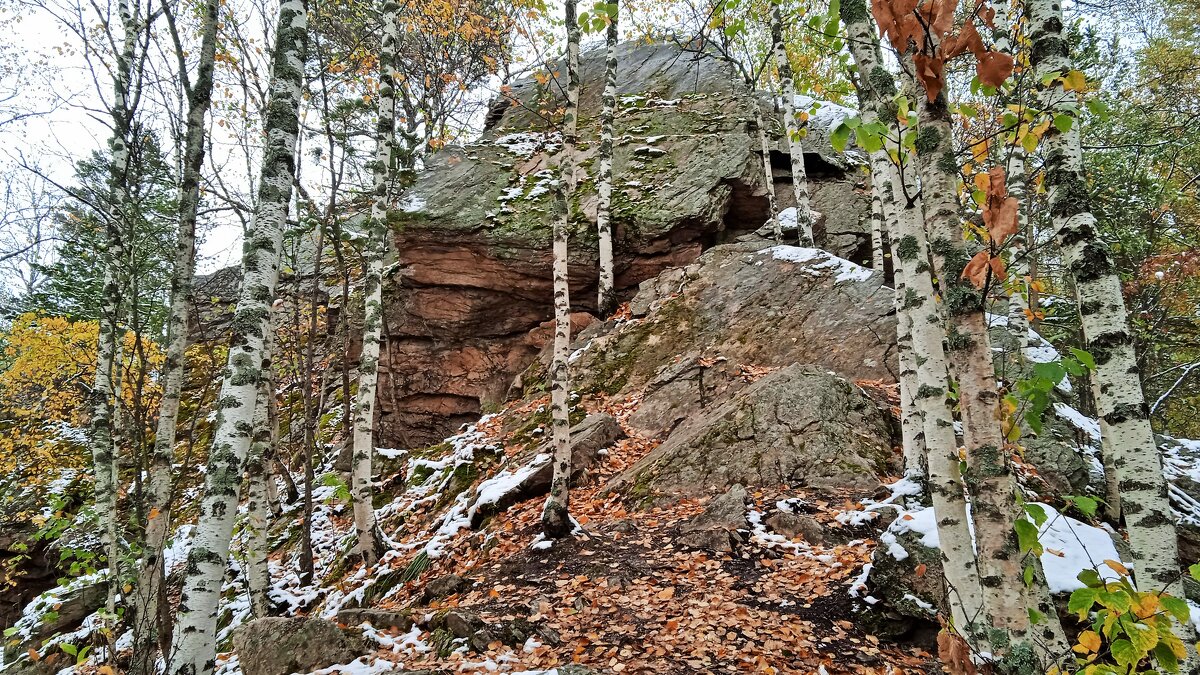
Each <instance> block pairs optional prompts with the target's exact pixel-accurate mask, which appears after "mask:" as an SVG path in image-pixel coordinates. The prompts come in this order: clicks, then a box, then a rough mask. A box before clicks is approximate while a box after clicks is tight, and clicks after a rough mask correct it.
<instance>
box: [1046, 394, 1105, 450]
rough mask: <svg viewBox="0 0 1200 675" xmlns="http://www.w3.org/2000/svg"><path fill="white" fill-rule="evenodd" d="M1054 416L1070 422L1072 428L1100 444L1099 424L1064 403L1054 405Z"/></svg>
mask: <svg viewBox="0 0 1200 675" xmlns="http://www.w3.org/2000/svg"><path fill="white" fill-rule="evenodd" d="M1054 414H1055V415H1058V417H1059V418H1060V419H1063V420H1066V421H1067V422H1070V423H1071V425H1072V426H1074V427H1075V428H1076V429H1079V430H1080V431H1082V432H1083V433H1085V434H1087V435H1088V438H1091V439H1092V441H1093V442H1095V443H1099V442H1100V422H1099V420H1096V419H1093V418H1091V417H1088V416H1087V415H1084V414H1083V413H1081V412H1079V411H1078V410H1076V409H1074V408H1072V407H1071V406H1069V405H1067V404H1065V403H1055V404H1054Z"/></svg>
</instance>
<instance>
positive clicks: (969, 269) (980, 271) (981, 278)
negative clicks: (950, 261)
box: [962, 250, 991, 288]
mask: <svg viewBox="0 0 1200 675" xmlns="http://www.w3.org/2000/svg"><path fill="white" fill-rule="evenodd" d="M990 257H991V255H990V254H989V253H988V252H987V251H986V250H985V251H980V252H979V253H976V254H975V257H974V258H971V262H969V263H967V266H966V267H965V268H963V272H962V278H963V279H966V280H967V281H970V282H971V285H972V286H974V287H975V288H983V284H984V283H986V282H987V271H988V259H989V258H990Z"/></svg>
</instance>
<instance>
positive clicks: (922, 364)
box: [840, 0, 983, 644]
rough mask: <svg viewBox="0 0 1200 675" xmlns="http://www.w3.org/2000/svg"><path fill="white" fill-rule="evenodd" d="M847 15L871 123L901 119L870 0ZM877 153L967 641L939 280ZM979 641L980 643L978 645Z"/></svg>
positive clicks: (910, 198) (972, 599)
mask: <svg viewBox="0 0 1200 675" xmlns="http://www.w3.org/2000/svg"><path fill="white" fill-rule="evenodd" d="M840 12H841V18H842V21H843V22H844V23H845V25H846V32H847V38H848V39H847V43H848V44H849V45H850V48H851V55H852V56H853V58H854V61H855V64H856V65H857V67H858V72H859V73H860V78H859V79H860V81H861V82H863V83H864V87H863V90H864V92H865V94H866V95H865V96H864V98H865V100H864V101H863V103H864V105H863V107H864V109H866V110H868V111H869V113H868V115H870V118H869V119H867V120H866V123H868V124H873V123H879V122H880V121H881V120H884V119H894V118H895V114H896V111H895V109H894V108H892V107H891V106H889V105H888V102H889V101H891V100H892V99H893V98H894V97H895V96H896V93H897V89H896V82H895V77H894V76H893V75H892V74H891V73H890V72H889V71H888V70H887V69H886V68H885V67H884V66H883V63H882V60H881V58H880V54H879V50H878V46H877V45H878V43H877V42H876V41H875V37H874V32H873V30H872V28H871V23H870V16H869V14H868V12H867V5H866V2H865V0H849V1H848V2H843V3H842V5H841V8H840ZM871 155H872V156H874V161H872V168H873V169H875V170H876V171H877V173H878V174H879V181H880V185H881V187H882V188H883V189H884V190H885V191H886V192H885V194H888V193H890V198H891V199H890V201H891V202H892V203H893V205H894V206H893V208H895V209H896V211H897V213H896V222H895V231H894V235H895V239H894V241H896V256H895V258H894V260H893V262H894V263H895V265H896V269H897V270H898V272H897V273H898V274H899V275H902V279H903V281H904V284H905V290H904V297H903V299H902V301H901V307H902V309H903V310H904V311H907V312H908V313H909V315H910V316H911V321H910V322H909V324H910V326H911V340H912V347H911V349H912V353H913V360H914V361H915V363H916V366H917V367H916V384H917V391H916V394H915V399H916V403H917V405H918V406H919V409H920V411H921V417H922V421H923V430H924V440H925V448H926V458H925V461H926V465H927V467H928V481H929V490H930V493H931V494H930V496H931V497H932V501H933V508H934V513H935V514H937V515H936V518H937V528H938V537H939V540H940V542H941V544H940V548H941V551H942V562H943V573H944V575H945V578H946V585H947V586H948V587H949V588H948V593H947V598H948V603H949V605H950V611H951V618H952V620H953V626H954V628H955V629H956V630H957V631H959V632H960V633H961V634H962V635H963V636H964V637H965V638H968V639H973V638H974V635H975V633H976V630H977V628H978V624H977V622H978V621H980V620H981V619H982V618H983V615H982V608H983V592H982V588H981V587H980V585H979V580H978V575H977V571H976V565H975V553H974V550H973V547H972V542H971V533H970V529H969V523H968V515H967V504H966V498H965V494H964V486H963V483H962V478H961V475H960V472H959V456H958V441H957V439H956V438H955V435H954V416H953V411H952V410H951V408H950V405H949V403H948V398H947V397H948V394H949V392H950V379H949V372H948V368H949V362H948V359H947V357H946V351H945V348H944V347H943V342H944V340H945V338H946V329H945V323H944V317H942V315H941V312H940V311H939V308H938V305H937V303H936V302H935V301H934V288H933V277H932V276H931V274H930V272H931V270H930V268H929V265H928V263H927V262H926V261H927V260H928V259H929V244H928V240H927V237H926V235H925V215H924V214H923V213H922V204H921V202H920V201H919V199H918V196H917V195H916V193H915V192H912V191H910V190H909V189H908V186H906V184H905V180H904V178H905V176H904V175H903V174H902V173H901V171H900V169H902V168H909V169H911V166H908V165H906V164H905V163H901V164H899V166H897V165H896V164H894V163H893V162H892V160H891V159H890V157H889V156H888V152H887V150H886V149H885V147H884V146H883V144H880V145H879V146H877V147H876V148H875V149H874V150H873V151H872V152H871ZM896 157H897V158H898V159H902V158H903V156H902V154H901V153H900V152H899V148H896ZM975 642H976V644H978V641H977V640H975Z"/></svg>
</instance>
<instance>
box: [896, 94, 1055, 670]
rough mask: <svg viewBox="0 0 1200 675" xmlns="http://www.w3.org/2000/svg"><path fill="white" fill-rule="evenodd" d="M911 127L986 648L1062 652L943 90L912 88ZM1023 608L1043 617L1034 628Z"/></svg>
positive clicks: (1045, 656)
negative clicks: (1028, 517)
mask: <svg viewBox="0 0 1200 675" xmlns="http://www.w3.org/2000/svg"><path fill="white" fill-rule="evenodd" d="M917 113H918V118H919V124H920V127H919V130H918V133H917V142H916V147H917V164H918V165H919V167H920V174H921V195H922V201H923V202H924V205H925V222H926V228H927V230H928V233H929V239H930V250H931V252H932V253H933V263H934V272H935V273H936V274H937V277H938V280H939V285H940V287H941V289H940V290H941V294H942V300H943V303H942V304H943V306H944V307H945V310H946V313H947V315H948V316H947V317H946V318H947V320H948V328H947V335H946V345H947V349H948V351H947V355H948V356H949V358H950V362H951V366H952V367H953V369H954V373H955V376H956V377H957V380H958V390H959V397H958V402H959V410H960V414H961V416H962V425H963V442H964V445H965V446H966V457H967V467H968V472H969V476H968V478H967V483H968V484H969V485H970V486H971V498H972V500H973V502H972V510H971V516H972V518H973V520H974V523H975V537H976V549H977V554H978V561H979V582H980V584H981V585H982V587H983V600H984V607H985V609H986V611H987V615H988V617H987V618H988V624H989V632H990V633H991V634H992V635H993V636H995V635H996V634H997V633H1000V632H1002V633H1004V634H1005V635H1004V636H1003V637H1002V638H999V639H997V638H993V640H992V647H993V654H994V655H995V656H997V657H999V658H1000V659H1001V661H1002V662H1003V660H1004V659H1006V658H1009V657H1011V658H1014V659H1017V658H1028V655H1029V654H1033V655H1036V657H1037V658H1038V659H1039V660H1040V661H1041V662H1042V663H1043V664H1047V665H1048V664H1050V663H1053V661H1054V660H1055V659H1056V658H1060V657H1061V656H1062V655H1064V654H1067V653H1068V652H1069V647H1068V645H1067V642H1066V637H1065V635H1064V633H1063V630H1062V625H1061V624H1060V623H1059V621H1058V620H1057V617H1058V614H1057V612H1056V611H1055V607H1054V604H1053V601H1052V599H1051V597H1050V590H1049V588H1048V587H1047V586H1046V584H1045V580H1044V579H1042V578H1041V574H1040V564H1039V562H1038V560H1037V558H1036V557H1034V556H1029V559H1028V560H1026V559H1025V557H1023V556H1022V555H1021V554H1020V547H1019V546H1018V544H1017V532H1016V529H1015V528H1014V527H1013V523H1015V522H1016V521H1017V519H1018V518H1020V517H1021V514H1022V511H1021V508H1020V506H1019V505H1018V504H1017V499H1016V481H1015V479H1014V477H1013V471H1012V452H1011V449H1009V447H1008V445H1007V443H1006V441H1005V438H1004V434H1003V432H1002V429H1001V420H1002V418H1003V415H1002V413H1001V410H1000V394H999V391H998V390H997V387H996V368H995V365H994V363H993V361H992V345H991V338H990V337H989V335H988V326H987V317H986V316H985V314H984V306H985V300H986V297H985V294H984V291H982V290H980V289H977V288H975V287H974V286H973V285H971V283H970V282H969V281H967V280H965V279H963V269H964V268H965V267H966V266H967V262H968V261H969V260H970V257H971V256H970V254H969V253H968V252H967V247H966V242H965V240H964V238H963V232H962V225H961V223H962V218H961V216H960V205H959V201H958V183H957V181H958V159H957V156H956V155H955V152H954V148H953V144H954V137H953V134H952V132H951V126H950V124H951V117H950V109H949V107H948V105H947V102H946V97H945V95H944V94H939V95H938V96H937V97H936V98H935V99H934V100H933V101H930V100H929V98H928V97H927V96H925V93H924V91H921V92H920V93H919V94H918V96H917ZM1026 565H1030V566H1032V567H1033V568H1034V574H1035V577H1036V578H1037V579H1036V581H1035V583H1032V584H1026V583H1025V582H1024V567H1025V566H1026ZM1029 609H1035V610H1037V611H1038V612H1039V613H1041V614H1042V615H1043V616H1044V617H1045V618H1044V620H1043V623H1042V624H1041V625H1040V626H1038V627H1037V628H1036V631H1035V627H1034V626H1033V625H1032V624H1031V622H1030V618H1029V611H1028V610H1029Z"/></svg>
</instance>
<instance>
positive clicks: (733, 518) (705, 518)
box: [679, 485, 750, 553]
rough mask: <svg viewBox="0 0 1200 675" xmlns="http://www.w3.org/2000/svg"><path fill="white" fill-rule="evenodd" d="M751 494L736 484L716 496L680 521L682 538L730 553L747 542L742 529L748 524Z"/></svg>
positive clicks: (684, 540) (718, 551) (704, 547)
mask: <svg viewBox="0 0 1200 675" xmlns="http://www.w3.org/2000/svg"><path fill="white" fill-rule="evenodd" d="M749 501H750V495H749V494H748V493H747V492H746V488H744V487H742V486H741V485H733V486H731V487H730V488H729V489H728V490H727V491H725V493H724V494H722V495H720V496H718V497H717V498H716V499H713V500H712V502H710V503H709V505H708V506H707V507H705V509H704V510H703V511H701V512H700V514H699V515H697V516H696V517H694V518H692V519H691V520H689V521H687V522H686V523H684V524H683V525H680V527H679V531H680V537H679V541H680V543H682V544H683V545H685V546H691V547H693V548H703V549H707V550H709V551H714V552H717V553H729V552H731V551H733V550H734V549H735V548H736V547H737V546H738V545H739V544H741V543H742V542H743V537H742V536H741V534H740V533H739V532H738V530H741V529H744V528H746V527H747V525H748V524H747V522H746V506H747V504H748V503H749Z"/></svg>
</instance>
